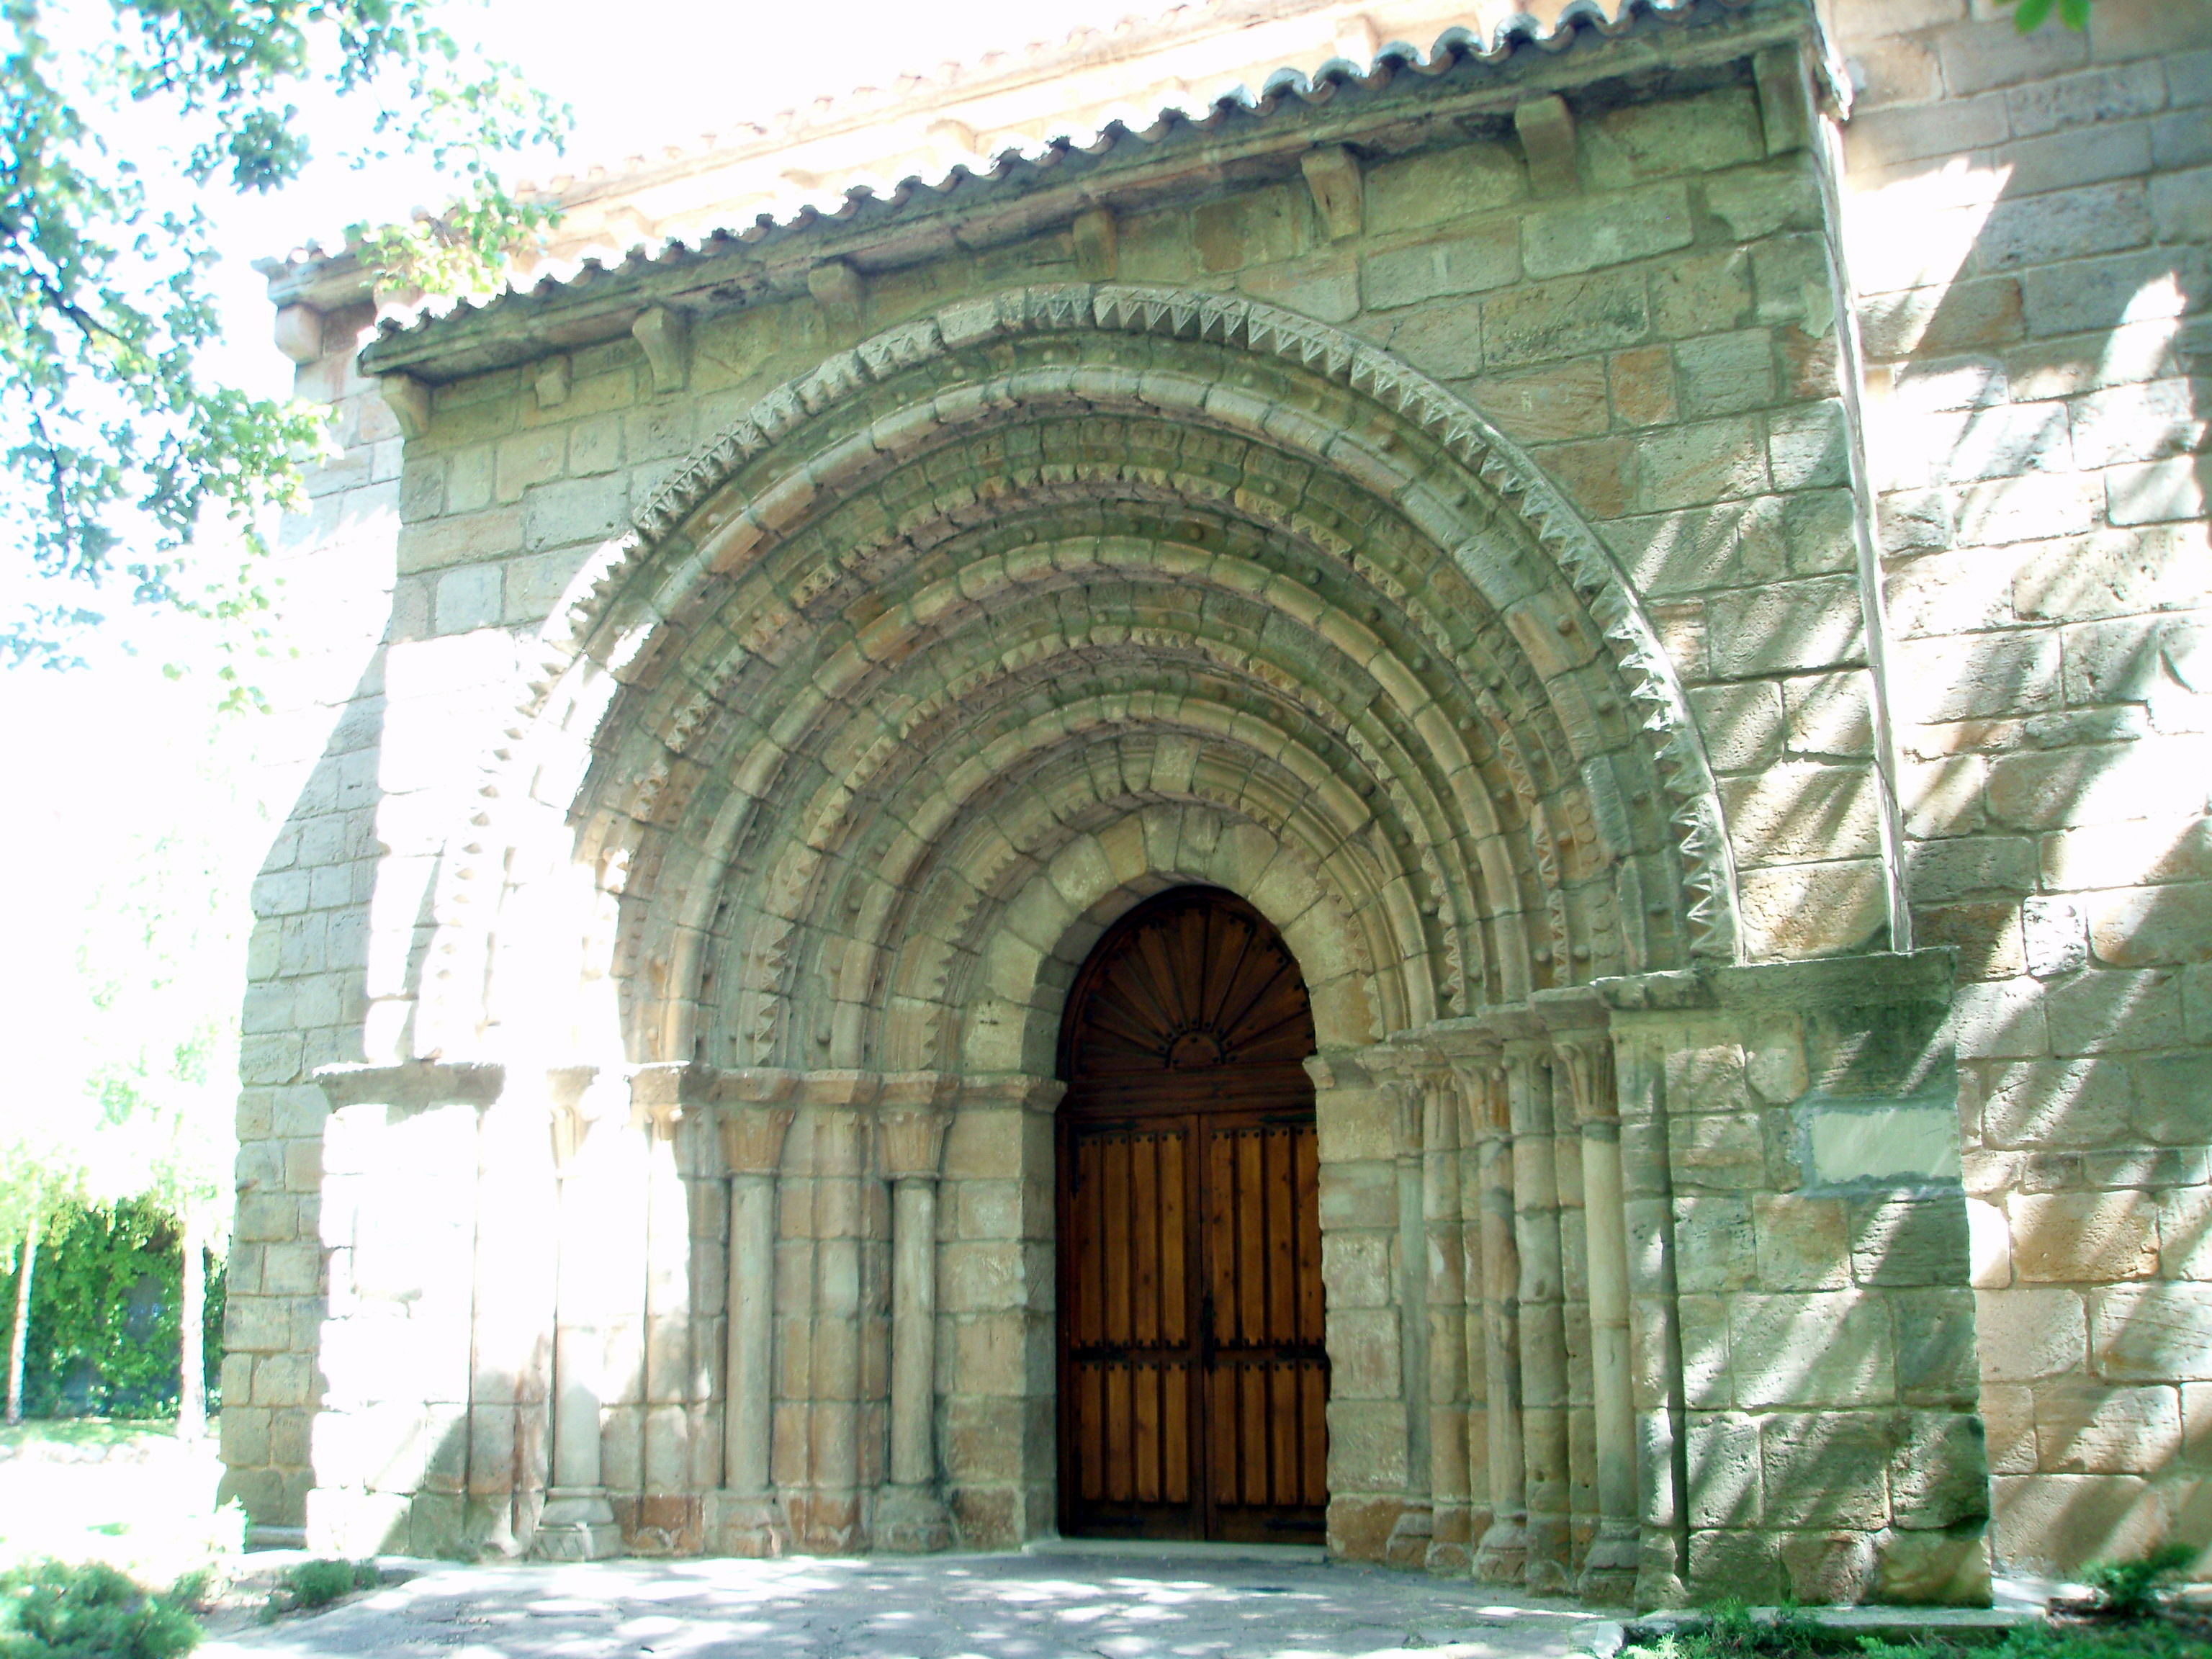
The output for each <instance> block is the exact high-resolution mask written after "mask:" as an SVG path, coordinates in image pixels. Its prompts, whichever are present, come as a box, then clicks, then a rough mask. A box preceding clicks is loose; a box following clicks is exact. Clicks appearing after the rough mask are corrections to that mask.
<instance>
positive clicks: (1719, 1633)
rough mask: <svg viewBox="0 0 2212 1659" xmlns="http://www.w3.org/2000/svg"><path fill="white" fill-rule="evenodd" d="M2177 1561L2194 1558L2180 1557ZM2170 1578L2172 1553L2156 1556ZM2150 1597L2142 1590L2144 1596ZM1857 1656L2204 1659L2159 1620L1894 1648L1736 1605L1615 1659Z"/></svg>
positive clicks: (2025, 1629)
mask: <svg viewBox="0 0 2212 1659" xmlns="http://www.w3.org/2000/svg"><path fill="white" fill-rule="evenodd" d="M2182 1554H2183V1559H2184V1560H2187V1559H2193V1553H2191V1552H2187V1551H2184V1552H2183V1553H2182ZM2160 1557H2164V1558H2165V1559H2166V1561H2167V1565H2166V1566H2164V1567H2161V1568H2160V1569H2159V1570H2158V1571H2159V1572H2160V1573H2161V1574H2162V1573H2165V1572H2170V1571H2172V1570H2173V1567H2174V1565H2178V1564H2177V1563H2175V1562H2174V1560H2173V1559H2172V1553H2171V1552H2165V1551H2161V1552H2160V1553H2158V1555H2156V1556H2153V1557H2148V1558H2146V1562H2148V1561H2149V1560H2154V1559H2160ZM2146 1593H2148V1592H2146ZM1846 1653H1856V1654H1857V1656H1859V1659H2206V1656H2207V1655H2208V1653H2212V1647H2208V1645H2207V1644H2206V1643H2205V1641H2204V1639H2203V1637H2202V1636H2201V1635H2199V1634H2196V1633H2193V1632H2189V1631H2185V1630H2184V1629H2183V1628H2182V1627H2181V1626H2179V1625H2176V1624H2173V1623H2172V1622H2169V1621H2166V1620H2157V1619H2147V1618H2145V1619H2136V1620H2119V1619H2111V1620H2104V1619H2100V1620H2093V1621H2090V1622H2075V1623H2069V1624H2063V1625H2054V1624H2047V1623H2043V1622H2038V1623H2034V1624H2029V1625H2021V1626H2015V1627H2014V1628H2013V1629H2011V1630H2009V1631H2007V1632H2005V1633H2004V1634H2003V1636H2002V1638H2001V1639H1999V1640H1996V1641H1994V1642H1993V1641H1991V1640H1990V1638H1989V1636H1988V1635H1987V1634H1986V1633H1981V1634H1977V1633H1970V1632H1961V1633H1960V1634H1957V1635H1938V1634H1936V1633H1935V1632H1930V1633H1929V1636H1928V1637H1927V1638H1925V1639H1923V1640H1918V1641H1909V1642H1892V1641H1887V1640H1886V1639H1884V1638H1881V1637H1879V1636H1862V1637H1859V1638H1857V1639H1856V1640H1855V1641H1854V1640H1853V1639H1852V1638H1850V1637H1848V1636H1846V1635H1845V1634H1844V1633H1843V1632H1839V1631H1829V1630H1824V1629H1822V1628H1821V1627H1820V1625H1819V1624H1817V1623H1816V1622H1815V1621H1814V1620H1811V1619H1808V1618H1807V1617H1805V1616H1804V1615H1803V1614H1802V1613H1796V1612H1794V1611H1792V1610H1791V1609H1789V1608H1786V1607H1785V1608H1784V1609H1782V1610H1781V1611H1780V1612H1779V1613H1778V1614H1777V1615H1775V1616H1774V1617H1773V1618H1772V1619H1771V1620H1766V1619H1759V1618H1754V1617H1753V1615H1752V1613H1750V1611H1749V1610H1748V1609H1747V1608H1746V1607H1744V1606H1743V1604H1742V1603H1741V1602H1740V1601H1729V1602H1723V1603H1721V1604H1720V1605H1719V1606H1717V1607H1714V1608H1713V1609H1712V1613H1711V1619H1710V1620H1709V1621H1708V1622H1706V1623H1705V1624H1703V1625H1698V1626H1691V1627H1690V1628H1688V1629H1686V1630H1680V1631H1670V1632H1668V1633H1667V1634H1665V1635H1664V1636H1662V1637H1660V1638H1658V1639H1657V1640H1656V1641H1654V1642H1647V1643H1644V1644H1638V1645H1632V1646H1630V1647H1627V1648H1624V1649H1623V1650H1621V1659H1820V1656H1833V1655H1842V1654H1846Z"/></svg>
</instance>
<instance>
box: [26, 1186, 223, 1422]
mask: <svg viewBox="0 0 2212 1659" xmlns="http://www.w3.org/2000/svg"><path fill="white" fill-rule="evenodd" d="M183 1267H184V1258H183V1253H182V1250H181V1249H180V1241H179V1235H178V1231H177V1227H176V1224H175V1223H174V1221H173V1220H172V1219H171V1218H170V1217H169V1215H168V1214H167V1212H166V1211H164V1210H163V1209H162V1208H161V1206H158V1205H156V1204H155V1203H153V1202H151V1201H149V1200H143V1199H130V1200H124V1201H123V1202H121V1203H118V1204H114V1205H105V1204H86V1203H74V1202H73V1203H71V1204H70V1205H68V1206H65V1207H64V1210H63V1212H62V1213H61V1215H60V1217H59V1218H58V1220H57V1221H56V1223H55V1225H53V1227H52V1230H51V1231H49V1232H48V1233H47V1234H46V1237H45V1238H44V1239H42V1240H41V1241H40V1247H39V1260H38V1265H37V1267H36V1268H35V1270H34V1272H33V1277H32V1280H31V1325H30V1338H29V1344H28V1348H27V1354H26V1364H25V1368H24V1371H25V1374H24V1379H23V1395H24V1399H23V1406H24V1410H25V1411H26V1412H27V1413H28V1414H30V1415H32V1416H34V1417H50V1416H58V1415H76V1414H78V1413H94V1414H98V1415H101V1416H113V1415H132V1414H136V1415H140V1416H147V1415H152V1414H155V1413H163V1412H173V1411H174V1410H175V1409H176V1403H177V1364H178V1357H179V1343H178V1336H179V1329H178V1321H179V1316H180V1315H181V1313H182V1295H181V1291H182V1275H183ZM222 1306H223V1293H222V1276H221V1275H220V1273H217V1274H215V1275H211V1276H210V1283H209V1285H208V1298H207V1310H206V1312H207V1320H206V1327H205V1328H206V1333H207V1346H206V1351H205V1352H206V1355H207V1359H208V1380H209V1384H210V1390H212V1389H213V1385H214V1383H215V1379H216V1376H217V1374H218V1367H219V1365H220V1364H221V1355H222ZM14 1324H15V1273H13V1272H12V1271H10V1272H5V1273H0V1352H5V1350H6V1344H7V1341H8V1339H9V1336H10V1335H12V1334H13V1330H12V1328H13V1326H14Z"/></svg>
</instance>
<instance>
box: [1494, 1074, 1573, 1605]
mask: <svg viewBox="0 0 2212 1659" xmlns="http://www.w3.org/2000/svg"><path fill="white" fill-rule="evenodd" d="M1507 1056H1508V1071H1507V1076H1508V1085H1509V1088H1510V1104H1511V1110H1512V1115H1513V1215H1514V1233H1515V1239H1516V1243H1517V1244H1518V1246H1519V1248H1520V1256H1521V1308H1520V1313H1521V1321H1520V1324H1521V1386H1522V1407H1521V1416H1522V1456H1523V1461H1524V1463H1525V1466H1526V1468H1527V1471H1528V1473H1527V1482H1528V1486H1527V1497H1528V1567H1527V1570H1526V1572H1525V1573H1524V1575H1523V1577H1524V1578H1525V1580H1526V1582H1527V1583H1528V1587H1529V1588H1530V1589H1536V1590H1543V1591H1550V1592H1554V1593H1556V1592H1561V1591H1565V1589H1568V1588H1569V1585H1570V1582H1571V1581H1570V1578H1569V1575H1568V1558H1569V1537H1568V1525H1569V1516H1568V1494H1567V1475H1568V1468H1567V1352H1566V1326H1565V1307H1564V1304H1563V1294H1562V1275H1561V1272H1560V1265H1561V1264H1560V1259H1559V1177H1558V1170H1557V1166H1556V1163H1555V1160H1554V1158H1553V1144H1552V1139H1553V1122H1552V1074H1551V1067H1550V1056H1549V1054H1548V1051H1547V1050H1546V1049H1545V1048H1543V1045H1541V1044H1539V1043H1534V1042H1514V1043H1511V1044H1510V1045H1509V1046H1508V1048H1507Z"/></svg>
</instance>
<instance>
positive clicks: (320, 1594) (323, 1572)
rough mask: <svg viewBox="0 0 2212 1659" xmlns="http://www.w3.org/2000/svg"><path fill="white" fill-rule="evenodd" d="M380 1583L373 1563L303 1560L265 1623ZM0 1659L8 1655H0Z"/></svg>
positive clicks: (289, 1573) (284, 1581)
mask: <svg viewBox="0 0 2212 1659" xmlns="http://www.w3.org/2000/svg"><path fill="white" fill-rule="evenodd" d="M378 1582H379V1579H378V1573H377V1570H376V1563H375V1562H374V1561H337V1560H331V1559H319V1560H314V1561H302V1562H300V1563H299V1564H298V1565H295V1566H290V1567H287V1568H286V1569H285V1570H284V1573H283V1577H280V1578H279V1579H277V1581H276V1587H275V1588H274V1589H271V1590H270V1592H269V1600H268V1601H266V1602H265V1603H264V1604H263V1606H262V1608H261V1617H262V1620H263V1622H264V1623H266V1622H267V1621H268V1620H272V1619H276V1618H278V1617H280V1616H282V1615H283V1614H284V1613H312V1612H313V1611H314V1610H315V1609H316V1608H317V1607H328V1606H330V1604H331V1602H333V1601H337V1599H338V1598H339V1597H340V1596H343V1595H352V1594H353V1592H354V1591H356V1590H360V1589H375V1588H376V1585H377V1583H378ZM0 1659H6V1656H4V1655H0Z"/></svg>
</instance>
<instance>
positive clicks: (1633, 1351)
mask: <svg viewBox="0 0 2212 1659" xmlns="http://www.w3.org/2000/svg"><path fill="white" fill-rule="evenodd" d="M1613 1070H1614V1075H1615V1077H1616V1078H1617V1079H1618V1083H1619V1095H1618V1098H1619V1102H1620V1174H1621V1192H1622V1206H1621V1208H1622V1216H1623V1223H1624V1225H1623V1255H1624V1260H1625V1262H1626V1291H1627V1298H1628V1354H1629V1358H1628V1370H1629V1389H1630V1402H1631V1405H1632V1409H1633V1411H1634V1413H1635V1424H1636V1428H1635V1435H1636V1473H1637V1498H1636V1510H1637V1517H1638V1534H1639V1536H1638V1560H1637V1572H1636V1605H1637V1606H1638V1607H1678V1606H1680V1604H1681V1603H1682V1601H1683V1600H1684V1597H1685V1595H1686V1591H1685V1589H1684V1585H1683V1571H1684V1567H1685V1553H1686V1547H1687V1537H1686V1532H1685V1523H1686V1516H1685V1513H1684V1510H1683V1507H1682V1501H1681V1493H1682V1475H1683V1469H1682V1455H1683V1448H1682V1437H1681V1422H1682V1409H1683V1408H1682V1338H1681V1330H1680V1326H1679V1324H1678V1323H1677V1320H1676V1315H1675V1308H1674V1294H1675V1285H1674V1198H1673V1192H1674V1183H1673V1177H1672V1176H1671V1175H1670V1173H1669V1171H1668V1146H1667V1115H1666V1103H1665V1100H1664V1097H1663V1096H1662V1092H1661V1066H1660V1057H1659V1055H1658V1054H1657V1053H1656V1051H1654V1050H1652V1049H1651V1048H1648V1047H1646V1046H1645V1045H1644V1044H1643V1043H1641V1042H1632V1041H1629V1040H1627V1039H1625V1038H1624V1039H1620V1040H1618V1041H1617V1042H1616V1043H1615V1045H1614V1050H1613Z"/></svg>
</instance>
